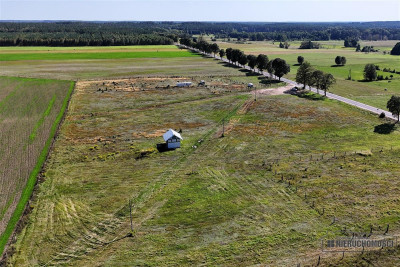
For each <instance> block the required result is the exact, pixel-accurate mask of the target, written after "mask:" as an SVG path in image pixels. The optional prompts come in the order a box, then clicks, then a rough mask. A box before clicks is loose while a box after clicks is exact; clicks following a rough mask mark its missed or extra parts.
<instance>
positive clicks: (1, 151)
mask: <svg viewBox="0 0 400 267" xmlns="http://www.w3.org/2000/svg"><path fill="white" fill-rule="evenodd" d="M73 86H74V83H73V82H70V81H57V80H45V79H28V78H14V77H0V170H1V172H0V196H1V197H0V253H1V252H3V249H4V247H5V245H6V242H7V240H8V239H9V238H10V235H11V233H12V232H13V230H14V228H15V226H16V223H17V222H18V220H19V219H20V216H21V215H22V213H23V211H24V209H25V206H26V205H27V202H28V200H29V198H30V196H31V193H32V190H33V187H34V185H35V183H36V178H37V175H38V174H39V171H40V169H41V167H42V165H43V163H44V161H45V160H46V156H47V152H48V150H49V147H50V144H51V141H52V138H53V137H54V135H55V131H56V130H57V127H58V124H59V122H60V120H61V117H62V115H63V113H64V110H65V108H66V104H67V101H68V99H69V96H70V93H71V92H72V89H73Z"/></svg>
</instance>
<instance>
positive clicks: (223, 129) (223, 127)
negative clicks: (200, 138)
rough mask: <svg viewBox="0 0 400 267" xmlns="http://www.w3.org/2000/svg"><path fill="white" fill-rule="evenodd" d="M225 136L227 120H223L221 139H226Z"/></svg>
mask: <svg viewBox="0 0 400 267" xmlns="http://www.w3.org/2000/svg"><path fill="white" fill-rule="evenodd" d="M224 134H225V118H223V119H222V135H221V137H224Z"/></svg>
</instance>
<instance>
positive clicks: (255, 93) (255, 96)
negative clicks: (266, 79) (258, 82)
mask: <svg viewBox="0 0 400 267" xmlns="http://www.w3.org/2000/svg"><path fill="white" fill-rule="evenodd" d="M254 101H257V89H256V87H255V86H254Z"/></svg>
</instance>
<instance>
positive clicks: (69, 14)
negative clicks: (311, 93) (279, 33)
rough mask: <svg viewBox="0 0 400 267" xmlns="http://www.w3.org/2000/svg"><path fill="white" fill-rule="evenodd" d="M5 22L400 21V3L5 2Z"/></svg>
mask: <svg viewBox="0 0 400 267" xmlns="http://www.w3.org/2000/svg"><path fill="white" fill-rule="evenodd" d="M0 20H86V21H94V20H97V21H98V20H101V21H259V22H293V21H296V22H307V21H310V22H317V21H318V22H320V21H321V22H325V21H335V22H336V21H400V0H381V1H379V0H375V1H371V0H306V1H303V0H298V1H294V0H241V1H237V0H235V1H231V0H197V1H195V0H171V1H170V0H107V1H106V0H101V1H99V0H52V1H43V0H0Z"/></svg>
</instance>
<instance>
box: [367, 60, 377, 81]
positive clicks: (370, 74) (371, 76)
mask: <svg viewBox="0 0 400 267" xmlns="http://www.w3.org/2000/svg"><path fill="white" fill-rule="evenodd" d="M376 78H377V73H376V67H375V65H374V64H367V65H365V67H364V79H365V80H366V81H373V80H376Z"/></svg>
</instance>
